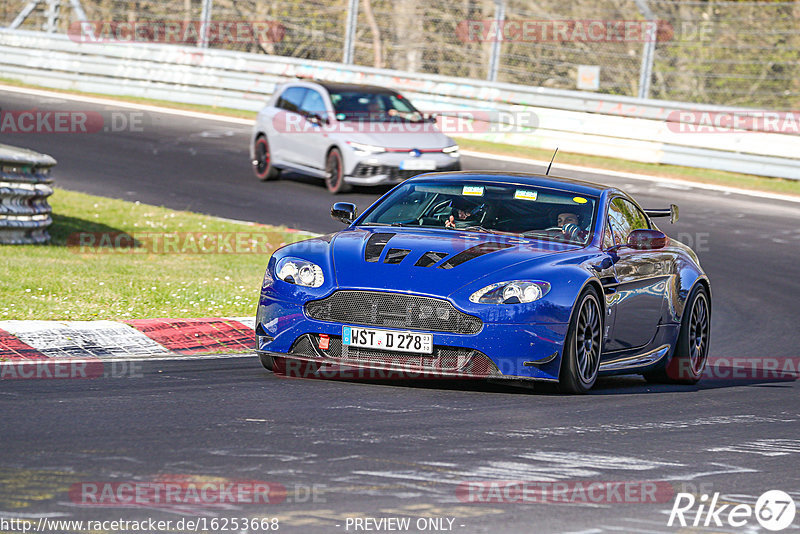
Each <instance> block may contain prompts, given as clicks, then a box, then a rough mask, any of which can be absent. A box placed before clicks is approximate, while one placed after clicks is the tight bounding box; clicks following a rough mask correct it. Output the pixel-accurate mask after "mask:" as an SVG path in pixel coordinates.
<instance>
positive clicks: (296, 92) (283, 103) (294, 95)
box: [278, 87, 308, 113]
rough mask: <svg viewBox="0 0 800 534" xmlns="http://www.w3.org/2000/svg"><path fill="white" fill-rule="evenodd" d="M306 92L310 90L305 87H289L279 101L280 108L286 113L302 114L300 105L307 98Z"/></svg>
mask: <svg viewBox="0 0 800 534" xmlns="http://www.w3.org/2000/svg"><path fill="white" fill-rule="evenodd" d="M306 91H308V89H306V88H305V87H289V88H288V89H286V90H285V91H284V92H283V94H282V95H281V97H280V98H279V99H278V107H279V108H281V109H285V110H286V111H294V112H295V113H300V104H301V103H302V102H303V99H304V98H305V96H306Z"/></svg>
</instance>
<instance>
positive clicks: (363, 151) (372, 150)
mask: <svg viewBox="0 0 800 534" xmlns="http://www.w3.org/2000/svg"><path fill="white" fill-rule="evenodd" d="M347 144H348V145H350V146H351V147H353V150H355V151H356V153H357V154H359V155H360V156H366V155H368V154H380V153H382V152H386V149H385V148H383V147H382V146H375V145H365V144H364V143H355V142H353V141H348V142H347Z"/></svg>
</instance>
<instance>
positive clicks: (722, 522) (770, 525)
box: [667, 490, 796, 532]
mask: <svg viewBox="0 0 800 534" xmlns="http://www.w3.org/2000/svg"><path fill="white" fill-rule="evenodd" d="M719 496H720V494H719V492H716V493H714V494H713V495H712V496H711V498H710V499H709V496H708V495H707V494H703V495H701V496H700V499H696V497H695V495H693V494H691V493H678V495H677V496H676V497H675V504H674V505H673V506H672V512H670V514H669V520H667V526H670V527H671V526H673V525H675V526H678V525H680V526H682V527H686V526H689V525H691V526H693V527H724V526H726V525H727V526H730V527H743V526H745V525H748V524H752V520H754V519H755V520H756V521H758V523H759V524H760V525H761V526H762V527H763V528H765V529H767V530H771V531H773V532H777V531H780V530H784V529H786V528H789V527H790V526H792V522H793V521H794V517H795V513H796V507H795V503H794V499H792V497H791V496H790V495H789V494H788V493H786V492H784V491H781V490H769V491H766V492H764V493H763V494H762V495H761V496H760V497H759V498H758V500H756V503H755V505H751V504H745V503H739V504H733V503H723V502H721V501H720V498H719ZM687 517H688V519H687Z"/></svg>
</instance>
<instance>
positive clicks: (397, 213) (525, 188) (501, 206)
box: [360, 181, 597, 245]
mask: <svg viewBox="0 0 800 534" xmlns="http://www.w3.org/2000/svg"><path fill="white" fill-rule="evenodd" d="M596 204H597V199H596V198H594V197H591V196H586V195H581V194H576V193H574V192H568V191H559V190H554V189H547V188H541V187H536V186H530V185H519V184H498V183H490V182H472V181H470V182H455V183H453V182H448V183H441V182H438V183H437V182H414V183H406V184H404V185H402V186H400V187H399V188H397V189H396V190H395V191H394V192H393V193H392V194H391V195H390V196H389V197H387V198H386V199H384V200H383V201H382V202H381V203H380V204H378V205H377V206H375V207H374V208H372V209H371V210H370V212H369V213H367V215H366V217H365V218H364V220H362V221H361V223H360V224H362V225H364V226H416V227H423V228H447V229H452V230H462V231H473V232H491V233H499V234H512V235H519V236H523V237H532V238H537V239H544V240H552V241H563V242H569V243H575V244H581V245H585V244H587V243H588V242H589V241H590V239H591V234H592V228H593V226H594V218H595V211H596V209H595V207H596Z"/></svg>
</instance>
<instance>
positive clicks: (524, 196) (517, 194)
mask: <svg viewBox="0 0 800 534" xmlns="http://www.w3.org/2000/svg"><path fill="white" fill-rule="evenodd" d="M537 196H538V191H531V190H530V189H517V190H516V191H514V198H518V199H520V200H536V197H537Z"/></svg>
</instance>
